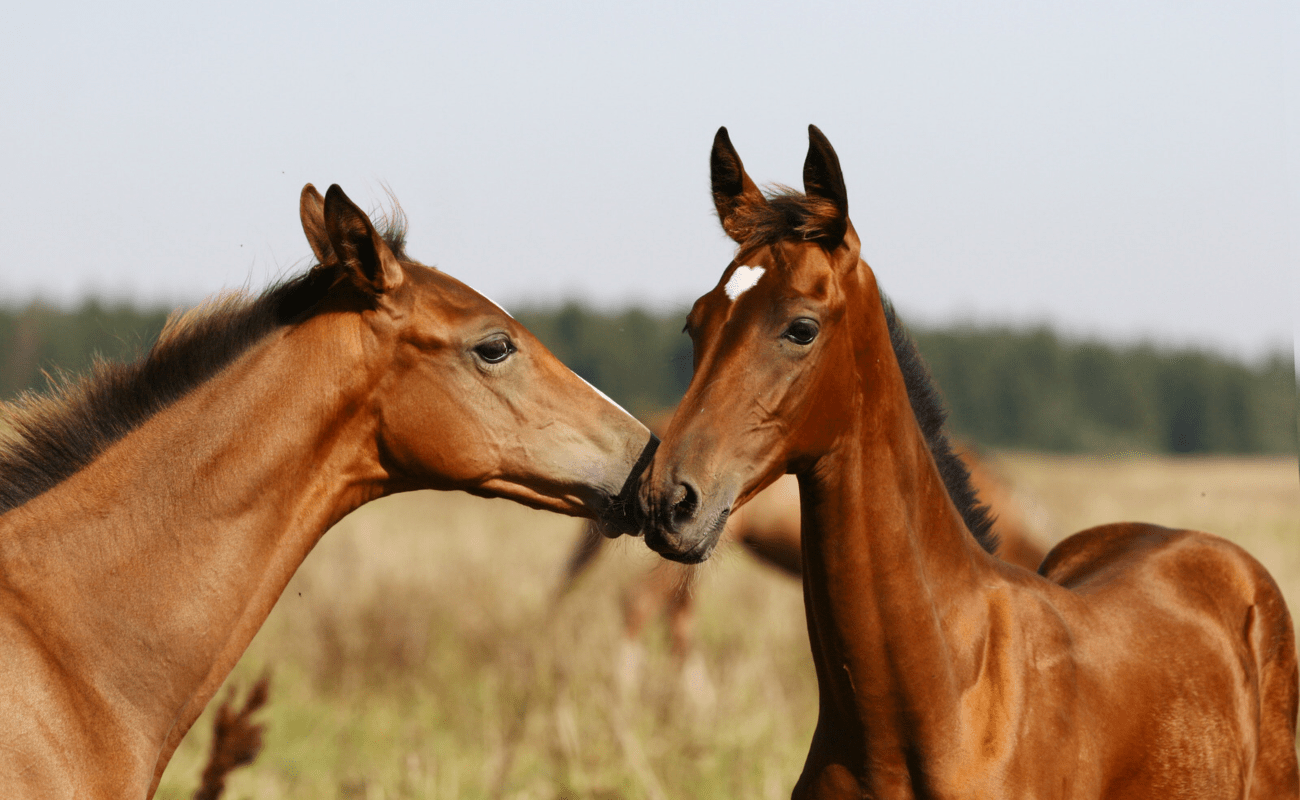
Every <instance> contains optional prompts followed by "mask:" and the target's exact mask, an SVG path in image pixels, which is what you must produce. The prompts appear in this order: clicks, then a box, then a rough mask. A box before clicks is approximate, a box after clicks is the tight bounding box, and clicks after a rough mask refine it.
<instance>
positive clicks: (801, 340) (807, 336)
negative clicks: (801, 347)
mask: <svg viewBox="0 0 1300 800" xmlns="http://www.w3.org/2000/svg"><path fill="white" fill-rule="evenodd" d="M818 330H819V329H818V327H817V323H816V322H813V321H812V320H810V319H808V318H806V317H800V318H799V319H797V320H795V321H794V322H791V323H790V327H788V328H786V329H785V333H783V334H781V335H782V336H783V337H785V338H786V339H789V340H790V341H792V342H794V343H795V344H805V345H807V344H812V343H813V339H816V338H817V332H818Z"/></svg>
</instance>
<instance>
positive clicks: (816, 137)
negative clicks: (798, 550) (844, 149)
mask: <svg viewBox="0 0 1300 800" xmlns="http://www.w3.org/2000/svg"><path fill="white" fill-rule="evenodd" d="M803 190H804V193H805V194H807V195H808V196H810V197H819V198H821V199H822V200H825V201H827V202H828V203H830V204H831V205H832V206H833V208H834V210H833V213H832V214H829V215H828V218H827V220H826V224H825V225H824V230H825V235H824V237H823V238H824V239H825V240H826V241H827V243H828V245H829V246H830V249H832V250H833V249H834V248H835V247H838V246H839V244H840V242H841V241H843V239H844V232H845V231H846V230H847V229H848V221H849V194H848V192H847V191H846V190H845V189H844V172H843V171H842V170H841V169H840V157H839V156H837V155H835V148H833V147H831V143H830V141H829V140H828V139H827V138H826V135H825V134H823V133H822V132H821V131H820V130H818V129H817V126H816V125H809V126H808V157H807V158H805V159H804V162H803Z"/></svg>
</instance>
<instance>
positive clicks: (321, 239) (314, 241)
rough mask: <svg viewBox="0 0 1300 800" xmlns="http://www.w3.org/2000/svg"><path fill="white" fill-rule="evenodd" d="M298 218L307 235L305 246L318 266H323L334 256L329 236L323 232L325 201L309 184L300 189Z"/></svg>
mask: <svg viewBox="0 0 1300 800" xmlns="http://www.w3.org/2000/svg"><path fill="white" fill-rule="evenodd" d="M298 216H299V217H301V218H302V232H303V233H305V234H307V244H309V245H311V251H312V253H313V254H314V255H315V256H316V262H317V263H318V264H324V263H325V262H327V261H329V260H330V258H332V257H333V256H334V249H333V248H332V247H330V238H329V234H328V233H326V232H325V200H324V198H322V197H321V196H320V192H318V191H316V187H315V186H312V185H311V184H310V183H309V184H307V185H306V186H304V187H302V196H301V197H299V198H298Z"/></svg>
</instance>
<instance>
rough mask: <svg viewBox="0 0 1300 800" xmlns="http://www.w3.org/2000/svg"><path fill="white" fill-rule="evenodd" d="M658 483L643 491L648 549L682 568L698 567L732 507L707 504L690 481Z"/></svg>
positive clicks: (725, 504)
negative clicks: (688, 565) (686, 566)
mask: <svg viewBox="0 0 1300 800" xmlns="http://www.w3.org/2000/svg"><path fill="white" fill-rule="evenodd" d="M652 477H653V476H652ZM655 483H656V482H654V481H653V480H652V481H649V482H647V483H646V484H644V485H643V486H642V487H641V513H642V515H643V517H644V520H645V543H646V545H647V546H648V547H649V548H650V549H651V550H654V551H655V552H656V553H658V554H659V555H661V556H663V557H664V558H667V559H670V560H672V561H678V562H681V563H683V564H698V563H700V562H701V561H703V560H705V559H706V558H708V557H709V556H710V555H711V554H712V553H713V549H714V548H715V547H716V546H717V544H718V539H719V538H720V537H721V536H722V531H723V529H724V528H725V527H726V525H727V518H728V517H729V516H730V514H731V503H730V502H724V503H719V502H713V503H705V502H704V499H703V497H702V495H701V494H700V491H699V490H698V489H697V488H696V485H695V483H694V482H693V481H691V480H689V479H673V480H667V481H664V482H663V483H662V484H661V485H658V486H656V485H655Z"/></svg>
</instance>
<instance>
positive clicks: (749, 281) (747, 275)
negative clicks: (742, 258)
mask: <svg viewBox="0 0 1300 800" xmlns="http://www.w3.org/2000/svg"><path fill="white" fill-rule="evenodd" d="M764 272H767V270H766V269H765V268H764V267H736V271H735V272H733V273H731V279H730V280H728V281H727V285H726V286H725V287H723V290H724V291H725V292H726V293H727V299H728V300H731V301H732V302H735V300H736V298H737V297H740V296H741V295H742V294H744V293H745V292H748V291H749V290H750V289H752V288H754V284H756V283H758V280H759V278H762V277H763V273H764Z"/></svg>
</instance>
